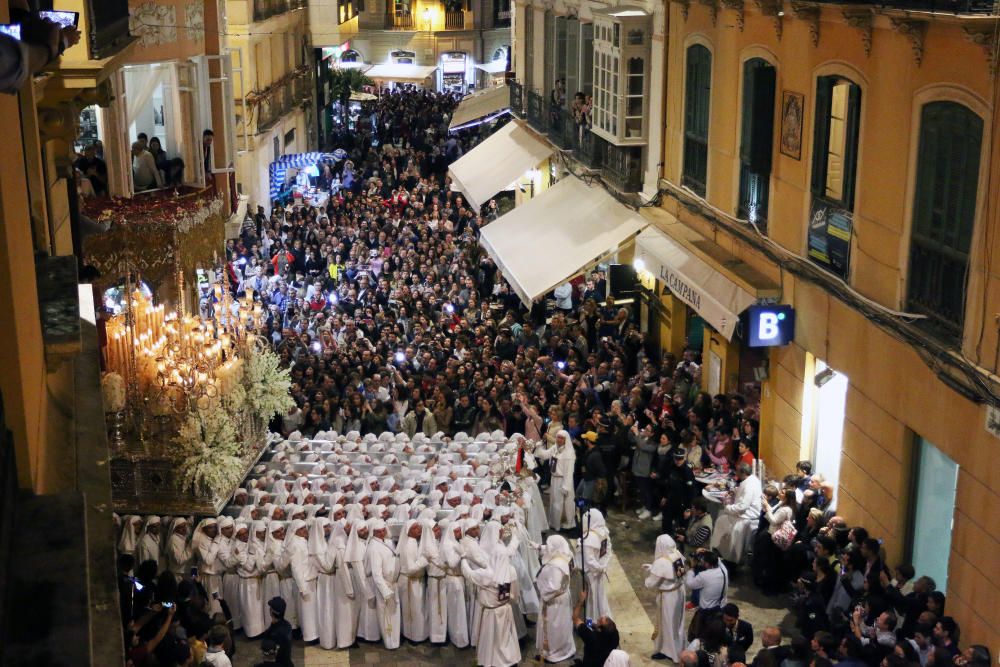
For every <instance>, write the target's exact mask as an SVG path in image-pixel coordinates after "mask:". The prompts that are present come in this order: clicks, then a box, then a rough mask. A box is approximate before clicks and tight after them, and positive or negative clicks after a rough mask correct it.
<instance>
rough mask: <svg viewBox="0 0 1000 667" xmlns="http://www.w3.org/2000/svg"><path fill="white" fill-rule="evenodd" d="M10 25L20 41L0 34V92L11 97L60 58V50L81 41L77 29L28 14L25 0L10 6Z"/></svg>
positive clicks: (16, 1)
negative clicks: (16, 29) (14, 27)
mask: <svg viewBox="0 0 1000 667" xmlns="http://www.w3.org/2000/svg"><path fill="white" fill-rule="evenodd" d="M10 20H11V24H12V25H17V26H19V28H20V35H21V36H20V39H17V38H15V37H12V36H11V35H10V34H0V63H2V64H0V93H7V94H8V95H13V94H15V93H17V91H18V90H20V88H21V87H22V86H23V85H24V84H25V82H27V81H28V79H29V78H30V77H31V76H34V75H35V74H37V73H38V72H40V71H41V70H43V69H45V68H46V67H48V66H49V65H50V64H52V63H53V62H55V61H56V60H58V59H59V57H60V56H61V55H62V53H63V51H64V50H66V49H68V48H70V47H71V46H74V45H76V44H77V43H78V42H79V41H80V31H79V30H77V28H76V26H73V25H71V26H68V27H63V26H62V25H60V24H59V23H57V22H55V21H52V20H50V19H46V18H42V17H41V16H39V15H37V14H33V13H31V12H30V10H29V7H28V5H27V3H26V2H25V0H13V1H12V2H11V3H10Z"/></svg>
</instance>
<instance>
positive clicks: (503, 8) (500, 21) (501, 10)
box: [493, 0, 512, 28]
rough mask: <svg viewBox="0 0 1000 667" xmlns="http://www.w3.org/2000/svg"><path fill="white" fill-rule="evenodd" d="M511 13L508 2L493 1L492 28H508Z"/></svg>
mask: <svg viewBox="0 0 1000 667" xmlns="http://www.w3.org/2000/svg"><path fill="white" fill-rule="evenodd" d="M511 13H512V11H511V8H510V1H509V0H493V27H494V28H509V27H510V17H511Z"/></svg>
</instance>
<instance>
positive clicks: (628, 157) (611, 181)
mask: <svg viewBox="0 0 1000 667" xmlns="http://www.w3.org/2000/svg"><path fill="white" fill-rule="evenodd" d="M601 177H602V178H603V179H604V180H605V181H607V183H608V185H610V186H611V187H613V188H615V189H616V190H618V191H619V192H638V191H639V190H642V148H641V147H639V146H615V145H614V144H610V143H609V144H608V145H607V152H606V154H605V158H604V165H603V166H602V167H601Z"/></svg>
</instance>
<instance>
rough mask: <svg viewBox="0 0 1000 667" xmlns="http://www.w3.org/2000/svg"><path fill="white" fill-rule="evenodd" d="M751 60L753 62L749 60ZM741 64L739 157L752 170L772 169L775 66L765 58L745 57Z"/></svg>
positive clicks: (766, 170)
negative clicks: (747, 58) (741, 123)
mask: <svg viewBox="0 0 1000 667" xmlns="http://www.w3.org/2000/svg"><path fill="white" fill-rule="evenodd" d="M752 62H753V65H751V63H752ZM746 64H747V65H751V66H750V67H745V68H744V72H745V74H744V77H745V78H744V81H745V83H744V92H743V140H742V142H741V145H740V158H741V159H742V160H743V162H744V163H745V164H746V165H747V166H748V167H750V169H751V170H753V171H755V172H757V173H761V172H769V171H770V170H771V151H772V146H773V141H774V93H775V78H776V77H775V74H776V71H775V69H774V67H772V66H771V65H769V64H768V63H767V62H766V61H763V60H759V61H757V62H754V61H747V63H746Z"/></svg>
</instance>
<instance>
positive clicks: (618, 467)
mask: <svg viewBox="0 0 1000 667" xmlns="http://www.w3.org/2000/svg"><path fill="white" fill-rule="evenodd" d="M455 103H456V99H455V98H454V97H452V96H449V95H445V94H437V93H431V92H426V91H419V92H416V91H409V92H407V93H395V92H394V93H390V92H385V93H384V94H383V95H382V96H381V98H380V99H379V101H378V102H377V103H376V104H375V105H374V109H373V111H372V112H371V114H370V116H369V119H370V120H369V122H367V123H366V124H365V126H364V128H363V130H362V131H361V132H357V133H352V134H350V135H344V136H343V137H341V138H340V140H339V141H340V143H341V144H342V146H343V147H344V148H345V149H346V150H347V152H348V154H349V156H350V159H348V160H343V161H341V162H339V163H337V164H336V165H333V167H332V172H333V173H332V174H331V173H330V170H328V168H324V170H323V173H324V174H325V175H326V176H327V182H337V181H339V182H341V183H343V184H344V186H345V187H343V188H342V189H340V190H339V191H337V192H335V193H333V196H331V198H330V200H329V203H328V205H327V206H326V207H325V209H315V208H305V207H301V206H294V205H290V206H287V207H280V206H275V207H273V208H272V209H271V210H270V212H267V211H266V210H265V209H264V207H259V208H258V210H257V213H256V215H255V216H253V220H252V221H250V220H248V222H247V224H245V225H244V229H243V232H242V234H241V236H240V238H239V239H238V240H236V241H233V242H230V243H229V246H228V248H227V264H226V269H225V270H226V271H227V272H228V274H229V277H230V279H231V280H232V282H233V284H234V285H236V286H237V288H236V291H237V293H242V292H244V291H245V290H246V289H247V288H251V289H253V290H254V293H255V294H256V297H255V298H257V299H259V300H260V301H261V302H262V303H263V304H264V306H265V308H266V310H267V322H266V325H265V326H266V330H265V332H264V333H265V335H266V337H267V339H268V340H269V341H270V343H271V344H272V345H273V346H274V348H275V350H276V351H277V352H278V354H279V355H280V357H281V359H282V361H283V363H285V364H287V365H288V366H289V367H290V368H291V373H292V381H293V384H292V388H291V394H292V397H293V398H294V399H295V407H293V408H292V409H291V410H290V411H289V412H288V414H285V415H282V416H281V417H280V418H278V419H276V420H275V421H274V422H273V423H272V430H275V431H278V432H281V433H282V434H283V435H285V436H287V435H288V434H290V433H292V432H294V431H300V432H301V433H303V434H304V435H306V436H309V435H312V434H315V433H316V432H317V431H330V430H336V431H338V432H340V433H344V432H348V431H359V432H360V433H362V434H365V433H374V434H376V435H377V434H380V433H382V432H383V431H391V432H397V433H398V432H406V433H407V434H408V435H410V436H412V435H414V434H415V433H418V432H422V433H425V434H427V435H432V434H434V433H437V432H439V431H440V432H443V433H444V434H446V435H452V434H454V433H457V432H463V431H464V432H468V433H478V432H482V431H487V432H492V431H495V430H502V431H503V432H504V433H505V434H506V435H507V436H511V435H513V434H515V433H522V434H524V435H526V436H527V437H528V438H529V439H532V440H536V441H541V442H545V443H546V445H547V446H552V445H553V444H554V442H555V438H556V434H557V433H558V432H559V431H561V430H563V429H565V430H566V431H567V432H568V433H569V434H570V436H571V438H572V441H573V445H574V447H575V448H577V449H578V450H579V455H578V456H577V457H576V461H577V463H576V465H577V474H578V476H579V477H580V478H583V479H586V478H587V477H589V478H591V480H592V479H593V478H594V477H595V475H596V476H599V477H601V478H603V479H605V481H606V482H607V484H606V492H605V493H604V494H602V497H601V498H589V499H588V500H591V501H592V502H593V504H595V505H597V506H598V507H600V508H601V509H604V510H606V509H607V506H608V503H609V502H610V499H611V498H613V497H614V495H615V492H616V486H617V485H618V484H619V483H620V482H621V481H622V480H624V479H628V480H634V481H635V482H636V488H637V489H638V491H639V500H640V502H641V506H640V508H639V516H640V519H643V520H646V519H649V520H653V521H660V522H662V527H663V532H665V533H671V534H677V535H680V536H684V537H686V538H687V541H688V546H689V548H694V547H698V546H708V545H709V544H710V541H709V539H710V538H709V534H710V533H711V521H710V520H706V519H705V516H706V514H707V512H706V507H705V504H704V503H703V502H701V501H699V500H696V498H699V497H700V494H699V493H697V487H696V486H695V487H692V488H690V489H687V490H678V488H679V487H678V484H683V485H684V486H685V487H687V486H690V485H688V484H687V482H686V480H687V479H688V478H687V477H686V475H687V473H683V470H685V469H687V470H688V471H690V470H691V469H699V468H707V467H714V468H716V469H720V470H728V469H730V468H733V469H735V468H737V467H742V466H741V465H740V464H748V465H752V463H753V462H754V460H755V457H756V456H757V444H758V435H757V434H758V410H757V400H758V397H757V396H755V395H753V393H752V392H745V394H730V395H716V396H712V395H710V394H708V393H706V392H704V391H702V390H701V364H700V362H701V359H700V353H699V352H698V351H697V350H687V351H685V352H684V353H683V354H682V355H680V356H679V357H675V356H674V355H671V354H661V353H660V351H659V350H658V349H652V348H651V346H650V343H649V341H648V340H647V338H646V337H645V336H644V335H643V334H642V333H641V332H640V331H639V329H638V327H637V326H636V324H635V322H634V318H633V314H632V312H631V311H630V310H629V309H628V308H622V307H618V306H617V305H616V304H615V301H614V299H613V298H611V297H610V296H609V295H608V294H607V281H606V279H605V277H604V273H603V272H602V271H600V270H595V271H593V272H591V273H588V274H587V275H585V276H584V277H582V278H579V279H576V280H574V281H571V282H570V283H567V284H566V285H562V286H560V288H558V289H557V290H556V292H555V294H553V295H552V299H549V300H547V301H545V302H541V303H536V304H534V305H533V306H532V307H531V308H525V307H524V306H523V305H522V304H521V302H520V301H519V299H518V297H517V296H516V295H515V294H514V293H513V292H512V291H511V290H510V289H509V287H508V285H507V284H506V282H505V280H504V279H503V277H502V275H501V274H500V272H499V270H498V267H497V266H496V265H495V264H494V263H493V261H492V260H491V259H490V257H489V256H488V255H487V254H486V253H485V251H484V250H483V249H482V248H481V247H480V246H479V244H478V243H477V236H478V231H479V229H480V228H481V227H482V226H483V225H484V224H488V223H489V222H490V221H491V220H492V219H493V218H494V217H495V216H496V214H497V206H496V202H495V201H494V202H490V204H489V205H488V206H487V207H485V210H484V211H476V210H473V209H472V208H470V207H469V206H468V205H467V203H466V202H465V201H464V199H463V197H462V195H461V194H459V193H457V192H455V191H453V190H452V188H451V182H450V179H449V178H448V176H447V168H448V165H449V164H450V163H451V162H453V161H454V160H455V159H457V158H458V157H459V156H460V155H461V154H463V152H465V151H467V150H469V149H471V148H472V146H473V145H474V144H475V142H476V141H477V140H478V139H479V137H480V136H481V134H482V132H481V131H480V130H479V129H473V130H471V131H464V132H461V133H459V134H457V135H454V134H452V135H449V133H448V132H447V124H448V119H449V115H450V113H451V112H452V110H453V109H454V106H455ZM345 175H348V176H349V178H345ZM333 176H335V177H336V180H334V178H332V177H333ZM526 242H530V240H528V239H526ZM553 251H555V249H554V250H553ZM206 298H207V296H206ZM207 305H208V304H207V303H204V304H203V307H206V306H207ZM594 451H596V452H599V456H594V455H593V452H594ZM585 462H588V463H587V467H586V469H584V465H585ZM595 468H598V469H599V473H595V470H594V469H595ZM678 470H679V471H682V472H680V473H679V472H677V471H678ZM798 472H799V474H798V475H797V476H794V477H792V478H789V479H786V480H783V481H782V482H783V485H782V484H772V485H768V486H767V488H766V489H765V493H764V498H763V499H762V502H761V507H762V511H761V515H760V519H759V521H760V526H759V529H758V530H757V531H756V534H755V537H754V538H753V539H752V544H751V547H750V548H749V550H748V556H747V561H748V562H749V563H752V566H751V571H752V573H753V576H754V580H755V582H756V583H757V584H758V585H759V586H761V587H762V588H763V589H765V591H766V592H768V593H772V594H777V593H787V592H792V593H793V598H792V602H793V605H794V607H795V609H796V611H797V618H798V627H799V630H800V632H801V634H802V637H803V639H801V640H800V639H796V642H795V643H793V645H792V646H791V647H789V648H788V649H787V652H786V653H784V654H780V655H779V653H778V652H771V651H761V652H760V654H759V656H758V658H757V660H756V661H755V662H761V665H762V667H771V666H770V665H769V664H765V663H766V662H767V661H768V660H771V661H772V662H774V663H775V664H776V665H784V667H798V665H799V664H800V663H801V664H802V665H803V667H804V666H805V665H810V666H812V665H814V666H815V667H826V665H827V664H828V663H827V662H826V661H846V662H847V663H849V664H854V663H857V662H865V663H867V664H871V665H877V664H880V663H881V664H882V665H883V667H904V666H905V665H910V666H911V667H916V666H917V665H919V667H927V666H928V665H937V666H938V667H941V665H944V664H947V663H948V662H950V661H951V659H952V658H955V659H956V661H962V660H964V661H966V662H968V663H969V664H977V665H978V664H979V663H980V662H981V657H982V656H981V655H979V653H978V652H977V651H979V652H981V651H980V648H979V647H974V648H973V649H971V652H969V653H968V655H966V654H964V653H960V652H959V650H958V641H957V640H958V628H957V625H956V624H955V622H954V620H953V619H952V618H951V617H949V616H947V615H946V614H945V613H944V597H943V595H941V594H939V593H936V592H935V590H934V583H933V581H931V580H929V579H928V578H927V577H921V578H917V579H916V580H914V578H913V572H912V568H908V567H907V566H901V567H899V568H897V570H896V571H895V572H891V571H890V570H889V569H888V568H887V567H886V566H885V564H884V561H883V556H882V553H883V550H882V547H881V544H880V543H879V542H878V541H877V540H876V539H875V538H874V537H872V536H869V535H868V533H867V532H866V531H865V530H864V528H861V527H859V526H857V527H849V526H848V525H847V524H846V522H845V521H844V520H843V519H842V518H840V517H838V516H837V515H836V513H835V508H834V507H833V488H832V485H830V484H828V483H826V481H825V480H824V479H823V478H822V476H821V475H818V474H816V475H814V474H812V470H811V469H810V468H809V465H808V463H807V462H803V464H801V466H800V469H799V471H798ZM679 476H680V477H679ZM542 477H543V480H542V482H543V485H544V483H545V471H544V470H543V471H542ZM679 479H680V480H681V481H680V482H678V480H679ZM623 491H624V490H622V492H623ZM677 498H682V500H680V501H678V500H677ZM778 519H780V521H783V520H785V519H787V520H788V521H791V522H792V525H794V528H795V531H794V534H792V531H790V530H788V529H785V530H780V521H776V520H778ZM777 532H782V533H783V536H784V537H783V538H782V539H784V540H786V541H782V539H775V538H774V534H775V533H777ZM789 535H791V537H789ZM771 634H772V635H773V633H771ZM779 640H780V633H779ZM810 641H811V646H810ZM766 648H772V647H766ZM779 658H780V659H779ZM682 660H683V657H682ZM786 663H787V664H786ZM963 664H964V663H963ZM987 664H988V658H987ZM713 667H718V665H714V666H713Z"/></svg>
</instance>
